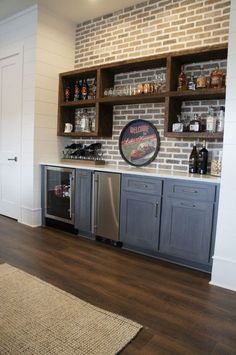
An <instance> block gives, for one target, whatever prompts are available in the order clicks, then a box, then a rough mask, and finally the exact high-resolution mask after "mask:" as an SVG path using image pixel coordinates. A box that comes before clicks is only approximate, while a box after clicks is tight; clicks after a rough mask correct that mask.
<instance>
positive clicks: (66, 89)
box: [64, 85, 70, 102]
mask: <svg viewBox="0 0 236 355" xmlns="http://www.w3.org/2000/svg"><path fill="white" fill-rule="evenodd" d="M64 94H65V97H64V99H65V102H68V101H70V86H69V85H66V87H65V93H64Z"/></svg>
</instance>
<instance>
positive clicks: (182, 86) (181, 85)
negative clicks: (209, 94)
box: [177, 65, 187, 91]
mask: <svg viewBox="0 0 236 355" xmlns="http://www.w3.org/2000/svg"><path fill="white" fill-rule="evenodd" d="M177 90H178V91H184V90H187V78H186V74H185V72H184V66H183V65H182V66H181V72H180V74H179V76H178V87H177Z"/></svg>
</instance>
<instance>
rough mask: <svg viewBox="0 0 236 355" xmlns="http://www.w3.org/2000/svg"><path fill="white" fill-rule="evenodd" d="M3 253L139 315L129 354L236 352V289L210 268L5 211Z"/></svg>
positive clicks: (0, 223)
mask: <svg viewBox="0 0 236 355" xmlns="http://www.w3.org/2000/svg"><path fill="white" fill-rule="evenodd" d="M0 259H1V261H3V262H7V263H9V264H11V265H13V266H16V267H18V268H20V269H22V270H24V271H26V272H28V273H30V274H32V275H35V276H37V277H39V278H41V279H43V280H45V281H47V282H49V283H51V284H53V285H55V286H57V287H59V288H62V289H64V290H66V291H68V292H70V293H72V294H74V295H76V296H78V297H79V298H81V299H83V300H85V301H87V302H90V303H92V304H94V305H96V306H98V307H101V308H104V309H106V310H108V311H112V312H115V313H118V314H120V315H122V316H125V317H127V318H130V319H132V320H134V321H137V322H139V323H141V324H142V325H143V327H144V328H143V329H142V331H141V332H140V333H139V334H138V336H137V337H136V338H135V339H134V340H133V341H132V342H131V344H130V345H129V346H128V347H126V349H125V350H123V352H122V354H124V355H130V354H135V355H136V354H137V355H141V354H145V355H151V354H186V355H190V354H191V355H192V354H236V293H234V292H231V291H227V290H224V289H221V288H218V287H214V286H210V285H209V284H208V282H209V275H206V274H203V273H200V272H197V271H193V270H188V269H186V268H183V267H180V266H177V265H173V264H170V263H166V262H162V261H158V260H155V259H152V258H148V257H145V256H140V255H136V254H134V253H131V252H128V251H125V250H121V249H118V248H115V247H112V246H109V245H105V244H101V243H98V242H94V241H89V240H86V239H84V238H81V237H77V236H73V235H71V234H69V233H65V232H61V231H57V230H54V229H49V228H30V227H27V226H24V225H21V224H19V223H17V222H15V221H13V220H11V219H8V218H6V217H2V216H0Z"/></svg>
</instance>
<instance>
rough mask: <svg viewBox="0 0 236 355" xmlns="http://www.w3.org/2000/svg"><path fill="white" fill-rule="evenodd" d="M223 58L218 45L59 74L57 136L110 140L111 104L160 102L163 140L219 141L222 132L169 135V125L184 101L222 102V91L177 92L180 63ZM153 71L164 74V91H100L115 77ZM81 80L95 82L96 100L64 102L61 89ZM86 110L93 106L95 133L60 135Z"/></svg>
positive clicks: (223, 50)
mask: <svg viewBox="0 0 236 355" xmlns="http://www.w3.org/2000/svg"><path fill="white" fill-rule="evenodd" d="M226 59H227V45H226V44H222V45H217V46H208V47H202V48H199V49H192V50H185V51H180V52H174V53H167V54H161V55H155V56H150V57H145V58H136V59H131V60H126V61H122V62H118V63H110V64H105V65H100V66H96V67H92V68H85V69H80V70H73V71H70V72H66V73H62V74H60V76H59V107H58V135H60V136H67V137H68V136H69V137H73V138H76V137H78V138H79V137H111V136H112V121H113V106H114V105H129V104H142V103H161V102H162V103H164V104H165V123H164V135H165V136H166V137H176V138H206V139H215V138H217V139H222V138H223V133H208V132H172V124H173V123H175V122H177V115H178V114H180V113H181V106H182V104H183V102H185V101H199V100H203V101H204V100H205V101H206V100H222V99H225V88H222V89H212V88H207V89H198V90H195V91H191V90H186V91H181V92H179V91H177V80H178V75H179V73H180V69H181V66H182V65H183V64H184V65H186V64H190V63H202V62H209V61H216V62H217V61H219V60H226ZM155 69H157V70H158V69H160V70H161V69H162V70H164V72H165V75H166V90H165V91H164V92H161V93H155V94H153V93H148V94H138V95H127V96H104V90H105V89H106V88H109V87H113V86H114V85H115V80H116V76H117V75H119V74H122V73H134V72H138V71H144V70H150V71H151V70H155ZM83 78H86V79H96V82H97V92H96V98H95V99H88V100H79V101H69V102H65V101H64V92H65V86H66V85H68V83H69V85H70V87H73V85H74V82H75V80H81V79H83ZM86 107H94V110H95V114H96V119H95V127H96V129H95V131H94V132H89V133H82V132H79V133H78V132H71V133H64V127H65V123H67V122H70V123H72V124H73V125H74V120H75V109H77V108H86Z"/></svg>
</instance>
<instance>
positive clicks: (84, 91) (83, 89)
mask: <svg viewBox="0 0 236 355" xmlns="http://www.w3.org/2000/svg"><path fill="white" fill-rule="evenodd" d="M81 97H82V100H87V98H88V83H87V80H86V79H83V81H82V87H81Z"/></svg>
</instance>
